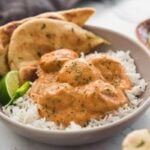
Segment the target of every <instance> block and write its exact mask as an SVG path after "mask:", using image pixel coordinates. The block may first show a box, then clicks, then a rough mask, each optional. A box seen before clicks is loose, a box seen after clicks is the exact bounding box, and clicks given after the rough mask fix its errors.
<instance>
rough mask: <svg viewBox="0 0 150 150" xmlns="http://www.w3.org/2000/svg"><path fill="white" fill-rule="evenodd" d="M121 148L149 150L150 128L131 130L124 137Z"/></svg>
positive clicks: (124, 149) (123, 149)
mask: <svg viewBox="0 0 150 150" xmlns="http://www.w3.org/2000/svg"><path fill="white" fill-rule="evenodd" d="M122 150H150V130H148V129H143V130H137V131H133V132H131V133H130V134H129V135H127V137H126V138H125V140H124V142H123V148H122Z"/></svg>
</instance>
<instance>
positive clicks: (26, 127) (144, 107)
mask: <svg viewBox="0 0 150 150" xmlns="http://www.w3.org/2000/svg"><path fill="white" fill-rule="evenodd" d="M84 27H85V28H87V29H92V28H94V29H97V30H104V31H106V32H112V33H113V34H116V35H118V36H120V37H123V38H124V39H127V40H129V41H131V42H132V43H134V44H135V45H137V46H138V47H139V48H141V50H143V51H144V52H145V53H146V54H147V55H148V56H149V58H150V51H148V49H146V48H145V47H143V46H142V45H140V44H139V43H138V42H136V41H135V40H133V39H131V38H130V37H127V36H126V35H123V34H122V33H119V32H117V31H113V30H111V29H107V28H103V27H99V26H92V25H85V26H84ZM149 106H150V96H149V97H148V98H147V99H144V100H143V101H142V103H141V105H140V106H139V107H138V108H137V109H135V110H134V111H133V112H132V113H130V114H128V115H127V116H125V117H123V118H121V119H119V120H117V121H115V122H112V123H109V124H106V125H103V126H98V127H94V128H82V129H79V130H56V129H55V130H45V129H42V128H36V127H33V126H29V125H26V124H23V123H20V122H17V121H14V120H12V119H10V118H9V117H8V116H6V115H5V114H4V113H3V112H2V111H0V119H1V120H2V122H3V121H4V122H7V123H9V125H10V124H11V125H13V126H16V127H19V128H22V129H24V130H28V131H31V132H33V131H34V132H38V133H41V134H45V135H49V134H59V135H64V134H65V135H68V134H79V133H90V132H94V131H103V130H107V129H109V128H113V127H115V126H118V125H120V124H123V123H125V122H126V121H128V120H131V119H133V118H134V117H136V116H138V115H140V113H141V112H143V111H146V110H147V109H148V108H149Z"/></svg>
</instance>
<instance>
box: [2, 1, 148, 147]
mask: <svg viewBox="0 0 150 150" xmlns="http://www.w3.org/2000/svg"><path fill="white" fill-rule="evenodd" d="M83 6H89V7H94V8H95V9H96V10H97V12H96V14H95V15H94V16H93V17H92V18H91V19H90V20H89V21H88V23H87V24H90V25H96V26H100V27H105V28H108V29H113V30H115V31H118V32H121V33H123V34H125V35H127V36H129V37H131V38H133V39H135V40H137V39H136V36H135V27H136V26H137V24H138V23H139V22H140V21H142V20H144V19H146V18H150V9H149V6H150V1H149V0H105V1H103V2H89V3H88V4H84V5H83ZM137 41H138V40H137ZM149 114H150V109H149V110H148V111H147V112H146V113H145V114H144V115H143V116H142V117H141V118H140V119H139V120H138V121H136V122H135V123H134V124H132V125H131V126H129V127H128V128H126V129H125V130H123V131H122V132H121V133H116V135H114V136H113V137H111V138H109V139H106V140H103V141H100V142H97V143H93V144H88V145H84V146H76V147H55V146H51V145H47V144H42V143H38V142H35V141H31V140H29V139H26V138H24V137H22V136H20V135H17V134H16V133H14V132H13V131H11V129H9V128H7V127H5V126H4V125H3V124H2V123H1V122H0V150H121V143H122V140H123V138H124V136H125V135H126V134H127V133H129V132H131V131H132V130H134V129H140V128H148V127H150V115H149Z"/></svg>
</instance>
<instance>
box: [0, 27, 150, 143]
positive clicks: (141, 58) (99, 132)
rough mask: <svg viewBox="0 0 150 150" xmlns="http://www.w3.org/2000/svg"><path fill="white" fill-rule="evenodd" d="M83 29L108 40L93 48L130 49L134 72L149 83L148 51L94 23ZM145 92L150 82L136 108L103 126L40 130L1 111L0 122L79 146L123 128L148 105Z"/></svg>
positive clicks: (49, 140)
mask: <svg viewBox="0 0 150 150" xmlns="http://www.w3.org/2000/svg"><path fill="white" fill-rule="evenodd" d="M86 28H87V29H88V30H91V31H92V32H94V33H96V34H97V35H100V36H102V37H104V38H106V39H107V40H108V41H110V42H111V43H112V45H111V46H104V47H99V48H98V49H97V50H99V51H101V50H108V49H112V50H125V51H127V50H130V51H131V55H132V57H133V58H134V60H135V62H136V66H137V71H138V72H139V73H141V75H142V77H143V78H144V79H145V80H146V82H148V83H150V71H149V69H148V65H150V52H149V51H148V50H146V49H144V48H142V47H141V46H139V45H138V44H137V43H136V42H134V41H132V40H131V39H129V38H127V37H125V36H124V35H121V34H119V33H116V32H114V31H111V30H107V29H102V28H99V27H94V26H86ZM149 95H150V85H149V84H148V86H147V88H146V90H145V92H144V93H143V95H142V98H143V102H142V103H141V104H140V106H139V108H138V109H137V110H136V111H134V112H133V113H131V114H129V115H127V116H126V117H124V118H122V119H120V120H119V121H116V122H114V123H111V124H108V125H105V126H103V127H96V128H92V129H83V130H80V131H44V130H41V129H36V128H32V127H29V126H26V125H23V124H21V123H18V122H14V121H12V120H11V119H10V118H8V117H7V116H6V115H5V114H3V113H2V112H1V111H0V119H1V121H2V122H3V123H5V124H6V125H7V126H9V127H10V128H11V129H12V130H14V131H16V132H17V133H19V134H20V135H23V136H25V137H28V138H30V139H33V140H36V141H40V142H44V143H49V144H55V145H80V144H86V143H92V142H95V141H99V140H101V139H104V138H106V137H109V136H111V135H113V134H116V133H118V132H119V131H121V130H122V129H123V128H125V127H127V126H128V125H130V124H131V123H133V122H134V121H136V119H138V118H139V117H140V116H141V115H142V114H143V113H144V112H145V111H146V109H147V108H148V107H149V106H150V99H148V97H149Z"/></svg>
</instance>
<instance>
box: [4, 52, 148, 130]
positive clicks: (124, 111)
mask: <svg viewBox="0 0 150 150" xmlns="http://www.w3.org/2000/svg"><path fill="white" fill-rule="evenodd" d="M99 56H107V57H110V58H113V59H115V60H118V61H119V62H120V63H121V64H122V65H123V66H124V67H125V70H126V73H127V75H128V77H129V79H130V80H131V82H132V84H133V88H132V89H131V90H128V91H126V95H127V97H128V99H129V104H125V105H124V106H122V107H120V108H119V109H118V110H115V111H112V112H111V113H109V114H108V115H106V116H105V118H103V119H99V120H95V119H91V120H90V122H89V124H88V125H87V126H86V127H84V128H94V127H100V126H105V125H108V124H110V123H112V122H116V121H117V120H120V119H121V118H123V117H124V116H127V115H128V114H130V113H132V112H133V111H135V110H136V109H137V108H138V106H139V104H140V102H141V101H142V99H140V98H138V97H139V95H141V94H142V93H143V92H144V90H145V88H146V85H147V83H146V82H145V80H144V79H142V78H141V75H140V74H139V73H136V66H135V64H134V60H133V59H132V58H131V57H130V52H129V51H128V52H124V51H117V52H113V51H109V52H107V53H97V52H95V53H94V54H90V55H87V56H84V54H81V57H84V58H86V59H89V58H91V57H99ZM3 112H4V113H5V114H6V115H7V116H8V117H10V118H11V119H12V120H14V121H17V122H20V123H23V124H26V125H28V126H32V127H35V128H41V129H43V130H81V129H82V127H81V126H79V125H78V124H75V123H74V122H71V123H70V125H69V126H68V127H66V128H65V127H63V125H60V126H58V125H56V124H55V123H54V122H52V121H47V120H46V119H45V118H40V116H39V114H38V109H37V104H35V103H34V102H33V101H32V100H31V98H29V97H28V96H24V97H21V98H19V99H18V100H17V101H16V102H15V105H11V106H8V107H3Z"/></svg>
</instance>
